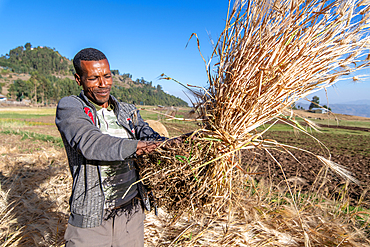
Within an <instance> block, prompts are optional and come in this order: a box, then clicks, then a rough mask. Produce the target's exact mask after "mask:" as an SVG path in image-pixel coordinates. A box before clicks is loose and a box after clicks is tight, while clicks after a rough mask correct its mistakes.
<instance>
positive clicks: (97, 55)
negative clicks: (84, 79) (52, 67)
mask: <svg viewBox="0 0 370 247" xmlns="http://www.w3.org/2000/svg"><path fill="white" fill-rule="evenodd" d="M103 59H107V57H106V56H105V55H104V53H103V52H101V51H99V50H97V49H94V48H85V49H82V50H81V51H79V52H78V53H77V54H76V56H75V57H74V58H73V66H74V67H75V70H76V73H77V74H78V75H79V76H82V73H83V72H82V68H81V60H83V61H100V60H103Z"/></svg>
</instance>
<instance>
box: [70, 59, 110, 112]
mask: <svg viewBox="0 0 370 247" xmlns="http://www.w3.org/2000/svg"><path fill="white" fill-rule="evenodd" d="M81 68H82V71H83V74H82V76H81V77H80V76H79V75H78V74H76V75H75V79H76V82H77V83H78V85H80V86H82V87H83V89H84V91H85V95H86V97H87V98H88V99H89V100H91V101H92V102H94V103H95V104H97V105H99V106H101V107H104V108H107V107H108V100H109V94H110V89H111V87H112V84H113V80H112V74H111V72H110V69H109V63H108V60H107V59H103V60H99V61H83V60H81Z"/></svg>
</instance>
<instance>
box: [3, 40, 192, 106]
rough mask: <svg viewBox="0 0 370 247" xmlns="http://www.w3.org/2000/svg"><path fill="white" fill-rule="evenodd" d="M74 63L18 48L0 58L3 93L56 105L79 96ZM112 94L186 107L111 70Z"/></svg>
mask: <svg viewBox="0 0 370 247" xmlns="http://www.w3.org/2000/svg"><path fill="white" fill-rule="evenodd" d="M73 73H74V68H73V65H72V61H71V60H69V59H68V58H66V57H64V56H62V55H61V54H59V52H58V51H56V50H55V49H51V48H48V47H37V48H32V46H31V44H30V43H27V44H26V45H25V46H24V47H23V46H18V47H17V48H15V49H12V50H10V51H9V53H8V54H6V55H3V56H1V57H0V93H1V94H4V95H5V96H7V97H8V99H11V100H16V101H24V100H29V101H31V102H32V103H34V104H35V103H38V104H43V105H44V104H55V103H57V102H58V101H59V100H60V99H61V98H62V97H64V96H68V95H72V94H74V95H76V94H78V93H79V92H80V91H81V88H80V87H79V86H78V85H77V84H76V82H75V81H74V78H73ZM112 75H113V82H114V86H113V87H112V91H111V94H112V95H113V96H115V97H116V98H117V99H118V100H121V101H124V102H128V103H136V104H142V105H165V106H187V103H186V102H185V101H184V100H182V99H180V98H178V97H175V96H173V95H170V94H167V93H165V92H164V91H163V90H162V87H161V86H160V85H157V86H156V87H154V86H153V85H152V82H148V81H146V80H144V78H141V79H136V80H135V81H134V80H132V76H131V75H130V74H129V73H125V74H120V73H119V70H117V69H115V70H112Z"/></svg>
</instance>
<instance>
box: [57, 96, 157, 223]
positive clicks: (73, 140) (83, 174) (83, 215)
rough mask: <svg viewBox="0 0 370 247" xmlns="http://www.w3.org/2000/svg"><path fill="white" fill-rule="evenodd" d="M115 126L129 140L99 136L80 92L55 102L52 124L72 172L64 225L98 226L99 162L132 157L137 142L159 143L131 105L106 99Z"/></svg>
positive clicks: (93, 112)
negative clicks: (119, 127)
mask: <svg viewBox="0 0 370 247" xmlns="http://www.w3.org/2000/svg"><path fill="white" fill-rule="evenodd" d="M110 100H111V102H112V103H113V104H114V112H115V114H116V116H117V120H118V123H119V124H120V125H121V126H123V127H124V128H126V129H127V130H128V132H129V133H130V135H131V136H130V137H129V138H127V139H126V138H119V137H114V136H110V135H105V134H103V133H102V132H101V131H100V130H99V128H98V127H96V126H95V123H96V109H95V108H94V106H93V105H92V104H91V103H89V102H88V100H87V98H86V96H85V95H84V92H83V91H82V92H81V94H80V95H79V96H69V97H64V98H63V99H61V100H60V101H59V103H58V107H57V112H56V119H55V123H56V125H57V127H58V130H59V132H60V134H61V136H62V139H63V142H64V146H65V149H66V152H67V156H68V162H69V167H70V170H71V173H72V178H73V185H72V194H71V197H70V200H69V203H70V208H71V215H70V218H69V221H68V223H70V224H71V225H73V226H77V227H82V228H88V227H96V226H99V225H101V223H102V219H103V213H104V193H103V188H102V184H101V182H102V181H101V176H100V163H101V162H100V161H104V163H105V164H106V161H111V162H114V163H117V162H120V161H123V160H124V159H126V158H134V157H135V153H136V147H137V143H138V141H139V140H149V141H153V140H163V138H162V137H161V136H160V135H159V134H158V133H156V132H155V131H154V130H153V129H152V128H150V127H149V125H148V124H147V123H145V122H144V120H143V119H142V118H141V116H140V114H139V111H138V110H137V109H136V107H135V106H134V105H131V104H127V103H123V102H118V101H117V100H116V99H115V98H114V97H113V96H110Z"/></svg>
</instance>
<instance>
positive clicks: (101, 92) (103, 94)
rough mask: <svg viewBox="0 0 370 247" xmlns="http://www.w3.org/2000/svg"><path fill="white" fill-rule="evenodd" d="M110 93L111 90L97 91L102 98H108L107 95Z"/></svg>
mask: <svg viewBox="0 0 370 247" xmlns="http://www.w3.org/2000/svg"><path fill="white" fill-rule="evenodd" d="M109 92H110V89H104V90H99V91H95V93H96V94H97V95H100V96H106V95H107V94H109Z"/></svg>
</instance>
